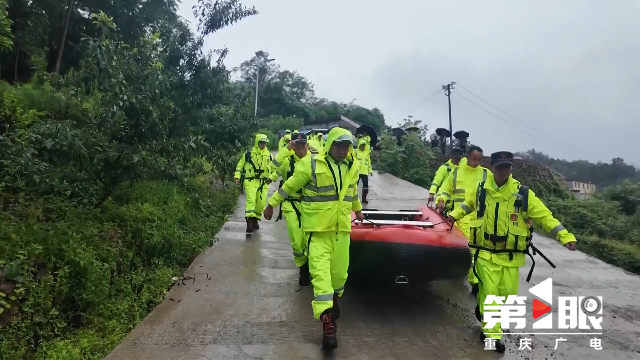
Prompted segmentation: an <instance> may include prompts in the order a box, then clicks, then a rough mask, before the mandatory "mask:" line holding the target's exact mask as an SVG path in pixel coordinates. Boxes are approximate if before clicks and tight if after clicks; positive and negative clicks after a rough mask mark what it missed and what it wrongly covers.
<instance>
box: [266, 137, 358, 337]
mask: <svg viewBox="0 0 640 360" xmlns="http://www.w3.org/2000/svg"><path fill="white" fill-rule="evenodd" d="M352 148H353V140H352V135H351V133H350V132H349V131H348V130H346V129H343V128H340V127H334V128H333V129H331V130H330V131H329V134H328V136H327V140H326V142H325V145H324V151H322V152H321V153H319V154H317V155H311V156H306V157H304V158H303V159H302V160H301V161H300V162H298V164H297V166H296V167H295V170H294V172H293V176H292V177H290V178H289V179H288V180H287V181H286V182H285V183H284V185H282V188H281V189H280V190H278V192H276V193H275V194H273V196H271V198H270V199H269V205H268V206H267V208H266V209H265V211H264V217H265V219H271V217H272V215H273V207H274V206H277V205H278V204H279V203H281V202H282V201H283V200H284V199H286V198H289V197H291V196H295V194H297V193H298V191H300V190H302V219H303V221H302V227H303V229H304V231H305V239H306V240H307V244H308V251H309V270H310V272H311V277H312V280H311V283H312V285H313V293H314V296H315V298H314V300H313V301H312V302H311V306H312V308H313V315H314V317H315V318H316V319H320V321H321V323H322V328H323V339H322V346H323V348H325V349H334V348H336V347H338V342H337V339H336V320H337V319H338V318H340V307H339V306H338V297H341V296H342V294H343V293H344V284H345V282H346V281H347V271H348V268H349V244H350V238H349V235H350V231H351V211H354V212H355V214H356V218H357V219H358V220H360V221H362V220H364V216H363V214H362V211H361V210H362V205H361V204H360V201H359V200H358V193H357V182H358V169H359V167H360V164H359V163H358V160H357V158H356V157H355V154H354V151H353V149H352Z"/></svg>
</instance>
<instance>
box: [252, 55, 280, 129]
mask: <svg viewBox="0 0 640 360" xmlns="http://www.w3.org/2000/svg"><path fill="white" fill-rule="evenodd" d="M268 56H269V53H265V52H264V51H262V50H260V51H256V102H255V105H254V107H253V116H254V117H257V116H258V82H259V79H260V65H266V64H267V63H270V62H272V61H274V60H275V59H267V57H268Z"/></svg>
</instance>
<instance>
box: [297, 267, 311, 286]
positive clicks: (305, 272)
mask: <svg viewBox="0 0 640 360" xmlns="http://www.w3.org/2000/svg"><path fill="white" fill-rule="evenodd" d="M309 276H310V274H309V263H305V264H304V265H302V266H300V277H299V278H298V285H300V286H309V283H310V282H311V281H310V279H309Z"/></svg>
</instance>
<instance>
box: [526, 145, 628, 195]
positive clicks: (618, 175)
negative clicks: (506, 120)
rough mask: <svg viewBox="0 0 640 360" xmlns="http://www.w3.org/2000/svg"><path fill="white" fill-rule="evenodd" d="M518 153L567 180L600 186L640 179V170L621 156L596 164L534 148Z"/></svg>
mask: <svg viewBox="0 0 640 360" xmlns="http://www.w3.org/2000/svg"><path fill="white" fill-rule="evenodd" d="M518 155H520V156H522V157H523V158H525V159H527V160H530V161H534V162H537V163H540V164H543V165H546V166H548V167H550V168H552V169H554V170H556V171H557V172H559V173H560V174H562V175H563V176H564V177H565V178H566V179H567V180H573V181H580V182H585V183H593V184H595V185H596V187H598V188H602V187H606V186H610V185H618V184H620V183H621V182H622V181H623V180H629V179H633V180H635V181H638V180H640V171H638V169H636V168H635V167H633V166H632V165H629V164H627V163H625V161H624V159H623V158H619V157H618V158H614V159H611V163H603V162H598V163H595V164H594V163H591V162H589V161H586V160H577V161H567V160H561V159H554V158H551V157H549V156H547V155H545V154H543V153H541V152H539V151H535V150H533V149H532V150H529V151H526V152H521V153H518Z"/></svg>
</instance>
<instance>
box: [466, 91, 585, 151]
mask: <svg viewBox="0 0 640 360" xmlns="http://www.w3.org/2000/svg"><path fill="white" fill-rule="evenodd" d="M457 85H458V86H460V87H461V88H462V89H463V90H465V91H466V92H468V93H469V94H471V95H473V96H475V97H477V98H478V99H480V101H482V102H484V103H485V104H487V105H489V106H491V107H492V108H494V109H496V110H498V111H500V112H501V113H503V114H505V115H507V116H508V117H510V118H511V119H513V120H515V121H516V122H518V123H520V124H522V125H524V126H525V127H527V128H529V129H530V130H532V131H537V132H539V133H540V134H542V135H544V136H545V137H547V138H550V139H551V140H554V141H557V142H559V141H558V139H554V138H553V136H549V134H546V133H545V132H544V131H541V130H540V129H536V128H533V127H531V126H529V125H528V124H527V123H526V122H524V121H520V120H519V119H518V118H516V117H515V116H513V115H511V114H509V113H507V112H506V111H504V110H502V109H500V108H499V107H497V106H495V105H493V104H492V103H490V102H488V101H487V100H485V99H483V98H481V97H480V96H478V95H476V94H475V93H474V92H473V91H471V90H469V89H467V88H465V87H464V86H462V85H460V84H457ZM565 150H571V152H572V151H573V150H576V151H578V152H580V151H579V150H578V149H569V148H568V147H565Z"/></svg>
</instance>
